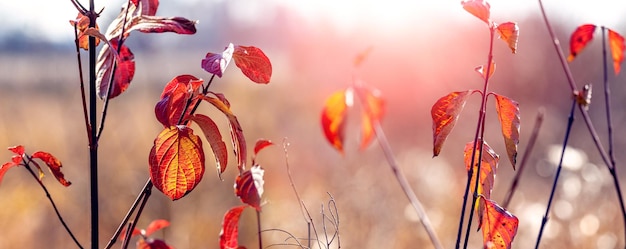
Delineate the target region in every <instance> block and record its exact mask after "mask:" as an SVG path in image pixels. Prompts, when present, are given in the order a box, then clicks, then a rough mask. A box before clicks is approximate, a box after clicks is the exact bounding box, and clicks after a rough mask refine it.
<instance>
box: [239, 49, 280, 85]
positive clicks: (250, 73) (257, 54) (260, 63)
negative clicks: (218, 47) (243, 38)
mask: <svg viewBox="0 0 626 249" xmlns="http://www.w3.org/2000/svg"><path fill="white" fill-rule="evenodd" d="M233 60H235V64H236V65H237V67H238V68H239V69H241V72H243V74H244V75H246V76H247V77H248V78H249V79H250V80H252V81H254V82H256V83H260V84H267V83H269V82H270V78H271V77H272V63H270V59H268V58H267V56H265V54H264V53H263V51H262V50H261V49H259V48H257V47H252V46H250V47H246V46H239V45H237V46H235V52H234V53H233Z"/></svg>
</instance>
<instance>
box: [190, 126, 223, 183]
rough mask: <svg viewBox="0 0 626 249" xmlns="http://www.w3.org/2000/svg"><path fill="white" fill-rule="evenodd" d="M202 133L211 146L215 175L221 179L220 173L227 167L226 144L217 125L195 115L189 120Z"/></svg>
mask: <svg viewBox="0 0 626 249" xmlns="http://www.w3.org/2000/svg"><path fill="white" fill-rule="evenodd" d="M191 120H193V121H194V122H196V124H198V126H200V129H202V132H203V133H204V136H205V137H206V140H207V142H209V145H211V149H212V150H213V155H215V166H216V167H217V174H218V176H219V177H220V179H222V173H224V170H226V166H228V150H227V149H226V143H225V142H224V141H223V140H222V134H221V133H220V130H219V129H218V128H217V125H216V124H215V122H213V120H212V119H211V118H209V117H208V116H205V115H202V114H195V115H193V117H192V118H191Z"/></svg>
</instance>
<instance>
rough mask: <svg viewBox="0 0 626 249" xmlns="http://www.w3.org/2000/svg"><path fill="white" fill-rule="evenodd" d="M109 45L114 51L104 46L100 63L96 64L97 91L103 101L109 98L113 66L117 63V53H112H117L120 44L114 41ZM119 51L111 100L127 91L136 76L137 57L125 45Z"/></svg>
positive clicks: (100, 55)
mask: <svg viewBox="0 0 626 249" xmlns="http://www.w3.org/2000/svg"><path fill="white" fill-rule="evenodd" d="M107 44H111V45H112V48H113V49H112V50H111V49H109V45H104V47H103V48H102V50H100V54H98V62H97V64H96V72H97V76H98V77H97V79H96V90H97V93H98V96H99V97H100V98H101V99H104V98H106V96H107V90H108V88H109V82H111V74H112V72H113V65H114V63H116V61H115V58H116V57H115V53H113V52H112V51H117V47H118V44H119V42H118V40H117V39H112V40H110V41H109V43H107ZM119 51H120V53H119V54H118V56H119V59H118V60H117V67H116V68H115V77H114V79H113V85H112V86H111V87H112V88H111V93H110V94H109V96H108V97H109V98H110V99H112V98H115V97H117V96H119V95H120V94H121V93H123V92H124V91H126V89H127V88H128V86H129V85H130V82H131V81H132V80H133V77H134V76H135V55H133V53H132V52H131V51H130V49H129V48H128V47H127V46H126V45H124V44H122V47H121V48H120V50H119Z"/></svg>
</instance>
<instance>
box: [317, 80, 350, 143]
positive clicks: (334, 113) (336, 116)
mask: <svg viewBox="0 0 626 249" xmlns="http://www.w3.org/2000/svg"><path fill="white" fill-rule="evenodd" d="M353 103H354V94H353V90H352V88H348V89H345V90H340V91H337V92H334V93H333V94H331V95H330V97H328V99H326V102H325V103H324V109H323V110H322V129H323V130H324V135H325V136H326V140H328V142H330V144H332V145H333V147H335V149H337V150H338V151H339V152H340V153H342V154H343V141H344V131H345V126H346V120H345V119H346V115H347V109H348V108H349V107H352V104H353Z"/></svg>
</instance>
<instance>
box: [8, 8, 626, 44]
mask: <svg viewBox="0 0 626 249" xmlns="http://www.w3.org/2000/svg"><path fill="white" fill-rule="evenodd" d="M81 2H86V1H85V0H83V1H81ZM98 2H100V4H102V2H105V1H96V4H98ZM488 2H489V3H490V4H491V10H492V15H494V16H497V14H506V15H514V16H516V17H517V16H519V15H526V14H529V13H535V14H538V13H539V7H538V2H537V1H528V0H523V1H522V0H491V1H488ZM84 4H86V3H84ZM122 4H123V1H122V0H109V1H106V7H107V9H105V11H110V12H116V11H117V9H118V8H117V7H116V6H122ZM212 4H227V9H228V10H229V11H228V15H229V16H230V17H231V18H233V19H234V20H236V21H239V22H243V23H250V24H255V23H258V22H262V21H263V20H267V19H268V18H269V17H268V16H271V14H272V13H275V12H276V11H275V10H276V9H277V8H284V9H287V10H289V11H290V12H292V13H293V14H294V15H295V16H299V17H301V18H303V19H304V20H305V21H306V22H309V23H312V24H315V23H317V22H325V23H332V25H334V28H336V29H337V30H340V31H341V30H349V29H351V28H354V27H356V26H357V25H361V24H363V23H366V24H367V25H371V26H372V27H374V28H376V27H377V26H380V27H384V29H387V30H389V29H391V30H397V31H401V30H402V28H405V27H407V26H403V25H402V24H403V23H406V22H410V21H412V20H414V19H415V18H420V17H422V18H423V17H425V16H426V17H428V16H433V15H442V14H445V15H450V16H451V18H457V17H459V15H460V14H461V13H462V14H463V15H466V13H463V11H450V10H454V9H455V8H457V9H460V8H458V6H459V4H460V0H437V1H435V0H431V1H407V0H385V1H380V0H299V1H293V0H228V1H226V0H177V1H175V2H174V1H167V0H163V1H161V10H160V12H159V13H160V14H162V15H166V14H169V13H172V14H170V15H173V13H177V12H176V11H177V10H172V9H171V8H165V7H164V6H168V7H169V6H176V5H178V6H179V7H181V8H182V9H185V8H187V9H193V8H194V7H195V6H203V7H204V6H210V5H212ZM544 5H545V6H546V9H547V11H548V13H549V15H550V16H551V17H552V18H572V19H575V20H579V21H578V22H580V20H582V21H583V22H590V23H595V24H600V25H606V26H608V27H611V26H615V25H617V24H619V23H620V22H622V23H623V22H624V18H623V17H624V16H626V1H615V0H594V1H588V0H570V1H560V0H545V1H544ZM97 9H98V8H97ZM164 12H167V13H165V14H164ZM76 13H77V12H76V10H74V8H73V5H72V4H71V2H70V1H69V0H65V1H49V0H30V1H8V0H3V1H0V23H2V24H3V25H1V26H0V38H2V36H4V35H7V32H11V31H13V32H14V31H17V30H23V31H25V32H26V34H27V35H28V36H33V37H40V38H43V39H45V40H49V41H52V42H61V41H66V40H67V39H70V40H71V39H73V38H72V33H71V28H70V26H69V24H68V20H69V19H72V18H73V17H75V16H76ZM182 15H183V16H184V15H185V14H184V13H183V14H182ZM501 18H503V17H501ZM494 19H495V18H494Z"/></svg>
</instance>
